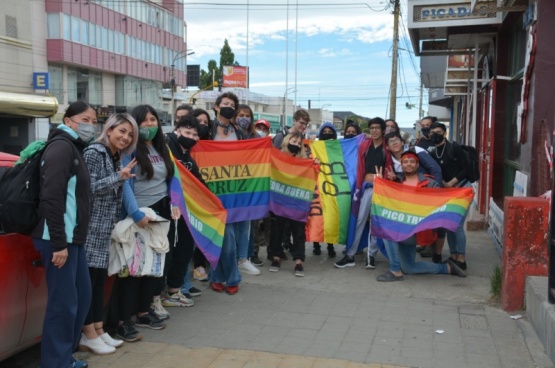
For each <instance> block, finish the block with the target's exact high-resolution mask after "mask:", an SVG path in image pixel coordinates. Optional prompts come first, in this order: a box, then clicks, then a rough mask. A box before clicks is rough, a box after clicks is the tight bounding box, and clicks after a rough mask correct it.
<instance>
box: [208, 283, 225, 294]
mask: <svg viewBox="0 0 555 368" xmlns="http://www.w3.org/2000/svg"><path fill="white" fill-rule="evenodd" d="M210 287H211V288H212V290H214V291H215V292H217V293H223V292H224V289H225V287H224V284H222V283H221V282H211V283H210Z"/></svg>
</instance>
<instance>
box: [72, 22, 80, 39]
mask: <svg viewBox="0 0 555 368" xmlns="http://www.w3.org/2000/svg"><path fill="white" fill-rule="evenodd" d="M80 23H81V22H80V21H79V19H78V18H75V17H71V40H72V41H73V42H81V29H80V27H79V26H80Z"/></svg>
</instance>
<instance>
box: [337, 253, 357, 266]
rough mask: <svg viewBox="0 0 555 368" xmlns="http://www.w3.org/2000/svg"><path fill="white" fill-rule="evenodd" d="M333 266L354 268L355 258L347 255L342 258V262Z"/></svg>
mask: <svg viewBox="0 0 555 368" xmlns="http://www.w3.org/2000/svg"><path fill="white" fill-rule="evenodd" d="M333 265H334V266H335V267H337V268H345V267H354V266H355V260H354V258H351V257H349V256H347V255H346V256H345V257H343V258H341V260H339V261H337V262H335V263H334V264H333Z"/></svg>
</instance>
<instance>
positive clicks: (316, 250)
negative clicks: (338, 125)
mask: <svg viewBox="0 0 555 368" xmlns="http://www.w3.org/2000/svg"><path fill="white" fill-rule="evenodd" d="M330 139H337V131H336V130H335V127H334V126H333V124H331V123H324V124H322V125H321V126H320V131H319V132H318V140H320V141H327V140H330ZM312 254H314V255H316V256H319V255H320V254H322V249H321V248H320V243H318V242H314V243H313V247H312ZM336 255H337V254H336V253H335V249H334V247H333V244H331V243H328V257H330V258H335V256H336Z"/></svg>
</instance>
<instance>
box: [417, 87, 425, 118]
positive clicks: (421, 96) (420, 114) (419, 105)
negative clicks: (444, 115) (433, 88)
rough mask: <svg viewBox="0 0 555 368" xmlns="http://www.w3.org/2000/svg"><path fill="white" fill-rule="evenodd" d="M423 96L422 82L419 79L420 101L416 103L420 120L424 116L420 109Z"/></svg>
mask: <svg viewBox="0 0 555 368" xmlns="http://www.w3.org/2000/svg"><path fill="white" fill-rule="evenodd" d="M423 96H424V83H422V81H420V102H419V103H418V120H419V121H420V120H422V118H423V117H424V114H423V111H422V98H423Z"/></svg>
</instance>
